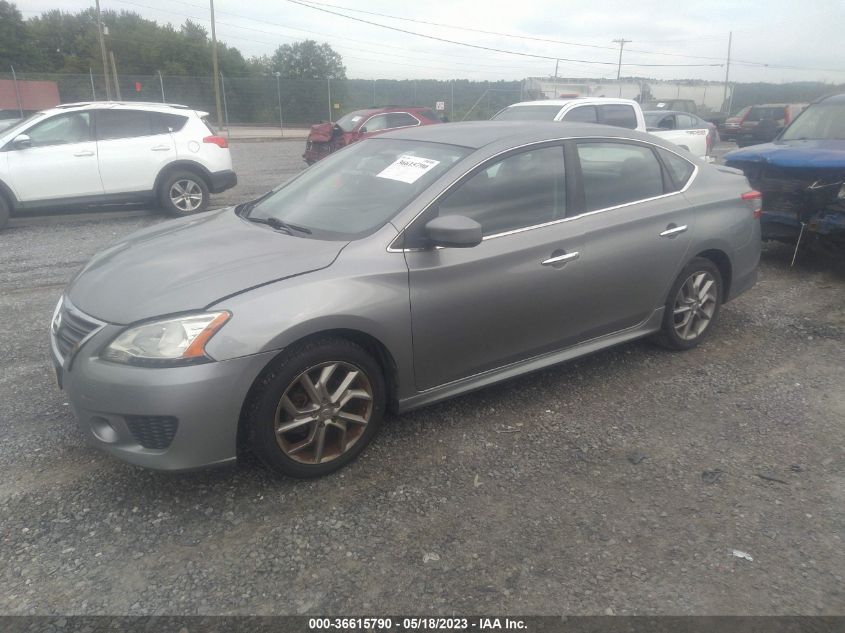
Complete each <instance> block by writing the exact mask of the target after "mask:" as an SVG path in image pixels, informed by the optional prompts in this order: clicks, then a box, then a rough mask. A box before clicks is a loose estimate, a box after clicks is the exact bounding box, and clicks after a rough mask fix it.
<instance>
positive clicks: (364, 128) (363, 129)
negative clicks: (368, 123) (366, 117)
mask: <svg viewBox="0 0 845 633" xmlns="http://www.w3.org/2000/svg"><path fill="white" fill-rule="evenodd" d="M358 133H359V134H366V133H367V128H366V127H362V128H361V129H360V130H358Z"/></svg>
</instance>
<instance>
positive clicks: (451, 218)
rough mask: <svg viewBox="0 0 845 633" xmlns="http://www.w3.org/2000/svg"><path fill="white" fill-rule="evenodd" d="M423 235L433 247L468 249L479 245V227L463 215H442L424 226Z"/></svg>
mask: <svg viewBox="0 0 845 633" xmlns="http://www.w3.org/2000/svg"><path fill="white" fill-rule="evenodd" d="M425 234H426V237H428V239H430V240H431V241H432V243H433V244H434V245H435V246H448V247H451V248H469V247H472V246H477V245H478V244H480V243H481V238H482V230H481V225H480V224H479V223H478V222H476V221H475V220H473V219H472V218H468V217H466V216H465V215H442V216H439V217H436V218H434V219H433V220H431V221H430V222H429V223H428V224H426V225H425Z"/></svg>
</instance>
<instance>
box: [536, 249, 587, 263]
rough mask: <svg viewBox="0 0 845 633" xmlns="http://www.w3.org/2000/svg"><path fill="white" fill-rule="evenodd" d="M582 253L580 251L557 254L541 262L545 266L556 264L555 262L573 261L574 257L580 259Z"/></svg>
mask: <svg viewBox="0 0 845 633" xmlns="http://www.w3.org/2000/svg"><path fill="white" fill-rule="evenodd" d="M580 256H581V254H580V253H579V252H578V251H575V252H573V253H564V254H563V255H557V256H555V257H549V258H548V259H547V260H545V261H542V262H540V264H541V265H543V266H554V265H555V264H563V263H565V262H568V261H572V260H573V259H578V258H579V257H580Z"/></svg>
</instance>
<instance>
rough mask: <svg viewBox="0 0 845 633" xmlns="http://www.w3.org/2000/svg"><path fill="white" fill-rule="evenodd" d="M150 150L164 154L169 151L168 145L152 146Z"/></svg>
mask: <svg viewBox="0 0 845 633" xmlns="http://www.w3.org/2000/svg"><path fill="white" fill-rule="evenodd" d="M150 149H151V150H153V151H154V152H166V151H168V150H169V149H170V145H153V146H152V147H151V148H150Z"/></svg>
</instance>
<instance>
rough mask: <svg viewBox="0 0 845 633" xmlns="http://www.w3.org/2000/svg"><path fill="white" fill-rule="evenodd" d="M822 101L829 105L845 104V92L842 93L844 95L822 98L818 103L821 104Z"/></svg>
mask: <svg viewBox="0 0 845 633" xmlns="http://www.w3.org/2000/svg"><path fill="white" fill-rule="evenodd" d="M821 101H825V102H827V103H841V102H845V92H842V93H839V94H835V95H828V96H826V97H822V98H821V99H819V100H818V101H816V103H819V102H821Z"/></svg>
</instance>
